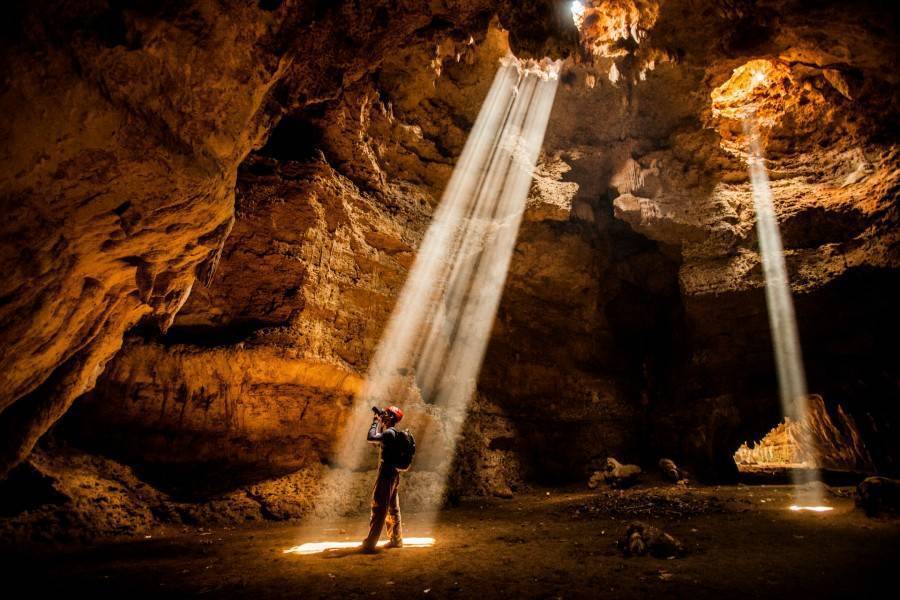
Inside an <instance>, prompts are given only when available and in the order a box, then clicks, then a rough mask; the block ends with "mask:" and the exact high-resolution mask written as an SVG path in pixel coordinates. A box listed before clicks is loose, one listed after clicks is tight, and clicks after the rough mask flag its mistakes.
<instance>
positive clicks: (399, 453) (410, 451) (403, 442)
mask: <svg viewBox="0 0 900 600" xmlns="http://www.w3.org/2000/svg"><path fill="white" fill-rule="evenodd" d="M395 431H397V430H395ZM415 455H416V438H414V437H413V434H411V433H410V432H409V429H405V430H403V431H397V440H396V449H395V456H394V458H395V461H394V466H395V467H396V468H397V470H398V471H406V470H407V469H409V466H410V465H411V464H412V461H413V457H414V456H415Z"/></svg>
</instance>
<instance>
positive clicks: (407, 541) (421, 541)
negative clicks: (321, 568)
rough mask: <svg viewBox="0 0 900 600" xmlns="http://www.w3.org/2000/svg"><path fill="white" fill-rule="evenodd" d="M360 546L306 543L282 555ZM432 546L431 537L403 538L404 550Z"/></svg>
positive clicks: (357, 545)
mask: <svg viewBox="0 0 900 600" xmlns="http://www.w3.org/2000/svg"><path fill="white" fill-rule="evenodd" d="M385 544H387V540H383V541H381V542H378V547H379V548H382V547H384V545H385ZM361 546H362V542H307V543H305V544H300V545H299V546H294V547H293V548H288V549H287V550H284V551H283V552H282V553H283V554H319V553H321V552H328V551H330V550H352V549H354V548H359V547H361ZM431 546H434V538H431V537H405V538H403V547H404V548H430V547H431Z"/></svg>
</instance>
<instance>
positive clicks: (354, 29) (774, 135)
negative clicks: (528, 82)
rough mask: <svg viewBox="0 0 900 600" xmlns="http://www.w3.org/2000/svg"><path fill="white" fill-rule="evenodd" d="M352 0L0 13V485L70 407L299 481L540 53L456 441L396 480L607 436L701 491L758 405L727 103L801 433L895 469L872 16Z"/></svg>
mask: <svg viewBox="0 0 900 600" xmlns="http://www.w3.org/2000/svg"><path fill="white" fill-rule="evenodd" d="M362 4H364V5H365V6H361V5H359V3H357V4H354V3H341V2H335V3H327V2H326V3H321V2H318V3H311V2H292V1H289V0H287V1H284V2H260V3H258V4H255V3H240V2H216V3H214V2H208V1H205V0H196V1H195V2H191V3H188V4H186V5H179V6H174V5H172V6H170V5H165V6H161V7H157V8H151V7H149V6H144V5H143V4H140V5H139V6H138V7H135V8H124V7H122V6H120V5H119V4H118V3H107V2H97V3H79V2H74V3H62V2H53V1H49V0H48V1H46V2H41V3H37V4H35V5H34V6H32V5H29V8H23V9H22V11H21V14H20V15H18V16H19V17H20V18H21V20H22V23H23V24H24V25H25V26H23V27H22V28H21V31H19V32H18V33H17V34H16V36H15V37H14V38H12V39H11V40H10V41H9V43H7V44H6V45H5V46H4V51H3V59H2V61H3V65H4V67H5V73H7V76H6V82H7V83H6V85H5V86H4V87H3V89H2V91H0V106H2V107H3V108H4V109H5V114H11V115H15V118H13V119H10V120H8V121H7V123H6V124H4V125H3V128H2V130H0V139H3V141H4V143H3V153H4V161H3V165H4V166H3V168H2V170H0V198H2V199H3V202H4V206H5V207H7V218H6V220H5V221H4V224H3V225H2V231H3V236H2V246H0V248H2V249H0V264H2V265H3V273H4V275H5V277H4V280H3V284H2V285H3V287H2V293H0V297H2V298H3V302H2V303H0V343H2V348H3V352H2V356H0V366H2V373H3V375H2V377H3V382H2V386H0V388H2V396H0V431H2V439H3V443H2V452H0V472H2V473H5V472H6V471H7V470H8V469H9V468H10V467H12V466H13V465H15V464H16V463H18V462H20V461H21V460H23V459H24V458H25V457H26V456H27V455H28V453H29V452H30V450H31V448H32V447H33V446H34V444H35V442H36V441H37V440H38V438H39V437H40V436H41V435H42V434H44V432H45V431H46V430H47V429H48V428H49V427H50V426H51V425H52V424H53V423H55V422H56V421H57V420H58V419H59V418H60V417H61V416H62V415H63V414H65V413H67V411H68V409H69V407H70V405H71V404H72V402H73V401H75V399H76V398H79V397H80V399H79V400H78V401H77V402H76V403H75V406H74V408H73V409H72V411H68V412H69V414H68V416H67V417H66V418H65V419H64V420H63V422H62V423H61V424H60V426H59V427H58V428H57V429H56V431H55V432H54V436H55V437H57V438H59V439H60V440H62V441H67V442H70V443H72V444H75V445H77V446H79V447H82V448H85V449H89V450H91V451H92V452H100V453H103V454H105V455H107V456H110V457H113V458H115V459H116V460H119V461H123V462H124V463H126V464H128V465H134V466H135V468H136V469H137V471H136V472H137V473H138V475H140V476H142V477H144V476H145V477H148V478H150V479H152V480H153V482H154V483H156V484H159V485H163V484H166V483H167V481H166V479H167V477H171V478H174V477H175V473H176V472H178V473H188V474H194V473H197V472H200V473H206V474H207V476H208V475H210V474H214V473H215V474H217V473H221V472H230V473H234V474H235V481H232V482H230V483H231V484H232V485H233V487H234V488H235V489H238V488H239V487H240V486H247V485H251V486H252V485H263V484H262V483H260V480H261V479H266V478H276V481H277V480H278V479H277V478H279V477H295V479H296V481H297V482H301V483H297V484H296V486H295V488H296V489H295V492H291V493H294V494H295V496H292V497H294V498H305V497H307V496H308V491H303V492H299V491H296V490H299V489H300V488H304V489H305V487H304V486H307V484H306V483H302V482H309V481H313V480H315V478H316V476H317V474H318V473H320V471H321V469H322V468H323V467H322V463H329V461H330V460H331V456H330V450H331V444H332V441H333V439H334V436H335V434H336V432H337V431H338V430H339V429H340V427H341V426H342V425H343V423H344V420H345V419H346V415H347V411H348V409H349V406H350V402H351V399H352V397H353V395H354V393H355V392H356V391H357V390H358V389H359V386H360V383H361V381H362V378H363V377H364V374H365V371H366V367H367V365H368V361H369V359H370V358H371V356H372V353H373V351H374V348H375V346H376V345H377V343H378V340H379V336H380V333H381V331H382V329H383V327H384V325H385V321H386V319H387V318H388V316H389V314H390V311H391V309H392V307H393V301H394V299H395V298H396V295H397V293H398V292H399V289H400V287H401V286H402V284H403V281H404V278H405V276H406V272H407V269H408V268H409V266H410V265H411V264H412V261H413V260H414V257H415V252H416V249H417V246H418V244H419V242H420V240H421V237H422V235H423V233H424V231H425V230H426V228H427V226H428V223H429V219H430V215H431V214H432V211H433V210H434V207H435V206H436V205H437V203H438V201H439V199H440V194H441V191H442V189H443V186H444V185H445V183H446V181H447V179H448V178H449V175H450V173H451V172H452V169H453V165H454V162H455V160H456V158H457V157H458V155H459V153H460V152H461V150H462V147H463V144H464V143H465V138H466V134H467V132H468V130H469V128H470V127H471V124H472V123H473V122H474V119H475V117H476V115H477V114H478V110H479V108H480V105H481V101H482V99H483V98H484V95H485V93H486V91H487V89H488V86H489V85H490V81H491V78H492V76H493V72H494V70H495V68H496V64H497V60H498V59H499V58H500V57H501V56H503V55H504V54H505V53H506V52H507V51H509V50H510V49H511V50H512V51H513V52H515V53H517V54H518V55H520V56H526V55H537V56H539V57H540V56H543V55H544V54H548V53H549V54H551V55H553V56H554V57H559V58H565V59H566V62H565V63H564V68H563V72H562V75H561V85H560V90H559V93H558V96H557V100H556V103H555V105H554V109H553V113H552V114H551V121H550V127H549V129H548V133H547V137H546V140H545V144H544V151H543V154H542V157H541V160H540V164H539V166H538V169H537V172H536V173H535V178H534V182H533V184H532V189H531V193H530V195H529V203H528V207H527V211H526V215H525V222H524V223H523V226H522V230H521V232H520V235H519V239H518V242H517V245H516V249H515V254H514V257H513V261H512V264H511V267H510V274H509V278H508V281H507V284H506V288H505V290H504V296H503V300H502V302H501V306H500V310H499V312H498V315H497V319H496V322H495V325H494V330H493V333H492V338H491V341H490V345H489V348H488V353H487V356H486V359H485V364H484V367H483V370H482V374H481V378H480V380H479V382H478V393H477V394H476V398H475V400H474V402H473V405H472V408H471V412H470V416H469V419H468V422H467V423H466V427H465V429H464V433H463V444H461V446H460V448H459V450H458V452H457V454H456V455H455V456H452V455H450V453H449V452H448V453H447V454H448V456H444V457H432V458H431V459H429V458H428V457H421V460H422V462H421V465H420V466H421V469H422V471H423V477H426V476H427V474H426V473H427V472H428V470H429V468H433V467H434V464H435V463H434V461H440V460H454V461H455V463H454V470H453V472H452V474H451V478H450V485H451V492H452V493H479V494H497V495H501V496H504V495H509V494H511V493H513V492H514V491H515V490H517V489H519V488H521V487H522V486H524V485H527V484H528V483H558V482H561V481H583V480H584V478H585V477H586V476H587V474H589V473H590V472H592V471H593V470H595V469H596V468H597V467H598V466H599V465H598V461H602V460H603V459H605V457H606V456H610V455H615V456H618V457H620V458H622V459H623V460H624V461H625V462H629V463H631V462H635V463H639V464H642V465H644V466H645V467H646V466H648V465H655V464H657V462H658V460H659V458H660V457H661V456H666V457H671V459H673V460H674V461H675V462H676V463H677V464H678V465H679V466H681V465H683V466H684V467H685V468H686V469H687V470H688V471H689V472H690V473H692V475H696V476H697V477H699V478H701V479H702V478H706V479H711V478H712V479H722V478H727V477H729V476H733V475H734V473H735V464H734V460H733V455H734V452H735V450H737V448H738V446H739V444H740V443H741V441H742V440H747V439H760V438H762V437H763V435H764V434H765V433H766V432H767V431H769V430H770V429H771V428H772V427H773V426H775V425H776V424H777V423H778V422H779V421H780V420H781V411H780V408H779V403H778V398H777V386H776V383H775V374H774V368H773V363H772V351H771V341H770V337H769V329H768V327H769V326H768V321H767V317H766V306H765V299H764V293H763V287H762V286H763V279H762V271H761V265H760V257H759V254H758V248H757V240H756V233H755V229H754V218H755V216H754V211H753V203H752V196H751V189H750V184H749V181H748V175H747V168H746V157H747V149H746V148H747V139H746V137H745V133H744V129H743V124H742V121H743V120H744V119H746V118H748V117H750V116H751V115H752V116H753V118H755V119H756V120H757V122H758V125H759V127H760V130H761V137H762V141H763V146H764V151H765V158H766V165H767V167H768V169H769V173H770V177H771V179H772V189H773V194H774V199H775V206H776V211H777V213H778V219H779V223H780V226H781V229H782V234H783V237H784V245H785V249H786V260H787V265H788V269H789V272H790V277H791V284H792V288H793V291H794V294H795V301H796V305H797V314H798V319H799V326H800V333H801V341H802V343H803V348H804V358H805V364H806V365H807V371H808V378H809V387H810V392H812V393H815V394H819V395H820V396H821V397H822V398H823V401H822V403H821V413H820V414H821V415H823V418H822V419H821V422H822V423H825V422H826V419H828V418H830V421H828V422H838V423H840V422H843V419H844V418H845V417H846V418H847V419H850V420H852V421H853V422H855V423H856V432H857V434H856V435H857V438H858V439H857V440H856V441H854V444H857V442H858V447H859V448H864V449H865V451H866V452H868V456H870V457H871V468H872V469H874V470H878V471H883V472H888V473H890V472H895V471H896V470H897V468H898V462H897V461H898V460H900V446H898V444H900V442H898V441H897V440H898V439H900V438H898V437H897V436H896V427H897V426H898V424H900V413H898V409H897V406H896V403H895V402H893V401H892V400H893V399H894V398H895V397H896V381H897V376H898V372H897V361H896V360H895V356H896V352H895V351H894V346H895V340H896V338H897V334H898V333H900V320H898V318H897V316H896V311H895V310H894V309H893V304H894V302H895V300H894V299H895V298H896V297H897V292H898V291H900V285H898V283H900V281H898V272H900V271H898V267H900V252H898V248H900V244H898V235H900V234H898V232H900V228H898V221H900V213H898V203H897V193H898V179H900V169H898V159H900V157H898V153H897V134H896V131H895V128H894V127H892V126H891V125H890V124H891V123H894V122H896V121H897V109H896V107H897V106H898V103H897V89H898V87H897V79H896V77H897V76H896V73H895V69H894V65H893V62H892V61H893V57H894V56H896V55H897V41H896V36H895V35H893V32H894V31H895V30H896V15H895V14H894V13H893V12H891V11H889V10H888V9H885V8H884V7H883V6H882V5H881V4H879V3H874V2H862V3H857V4H855V5H854V6H852V7H850V6H847V5H846V4H845V3H823V4H821V5H817V6H815V7H812V6H809V3H800V2H793V1H789V0H758V1H755V2H754V1H752V0H742V1H729V2H725V1H718V0H709V1H708V2H700V3H699V4H698V3H696V2H687V1H686V0H666V1H659V2H657V1H649V0H648V1H632V0H622V1H615V2H613V1H611V0H610V1H607V0H604V1H602V2H601V1H599V0H594V1H593V2H586V3H585V4H586V5H587V6H586V8H585V11H584V14H583V17H582V21H581V22H580V23H579V27H578V28H575V24H574V23H572V24H570V23H569V21H568V20H567V18H568V14H569V13H568V10H569V6H568V3H563V2H553V1H551V0H535V1H533V2H512V1H510V2H502V3H499V4H498V3H493V2H487V1H482V0H453V1H447V2H441V3H430V4H428V5H427V6H426V5H423V4H422V3H413V2H401V3H400V5H397V3H388V2H367V3H362ZM560 11H562V12H560ZM560 14H562V15H564V16H566V17H567V18H566V19H561V18H560V17H559V15H560ZM197 280H199V281H197ZM123 339H124V340H125V341H124V345H123ZM120 347H121V351H120ZM95 385H96V389H93V388H94V387H95ZM92 389H93V391H91V390H92ZM839 407H842V408H840V409H839ZM420 409H421V410H419V411H417V412H419V413H421V414H422V415H423V416H422V417H421V418H422V419H423V421H422V423H423V425H422V426H423V427H425V426H427V427H430V428H432V429H433V430H434V431H438V430H439V429H440V415H439V414H434V412H433V411H431V409H430V408H429V407H428V406H425V405H422V406H420ZM838 410H840V411H842V412H838ZM829 415H830V417H829ZM823 431H824V430H823ZM823 439H824V438H823ZM828 439H829V441H828V442H827V443H828V444H830V445H831V446H832V447H831V448H830V449H829V451H830V450H833V451H835V453H836V454H840V452H841V451H842V450H843V449H842V448H838V447H837V446H839V445H841V444H842V443H843V442H842V441H841V440H839V439H838V438H835V437H832V438H828ZM448 444H449V442H448ZM42 452H44V451H42ZM41 457H42V458H41ZM48 460H51V459H50V458H47V455H39V457H38V458H37V459H36V460H35V462H34V464H33V466H35V467H40V465H39V464H38V463H39V462H41V461H44V463H43V464H49V463H47V461H48ZM98 460H99V459H98ZM417 460H418V459H417ZM63 463H65V461H63ZM214 467H215V468H214ZM866 468H869V467H868V466H867V467H866ZM298 469H299V470H298ZM239 472H240V473H239ZM289 473H294V475H289ZM243 474H249V475H248V476H247V477H246V478H244V477H243ZM238 475H240V476H238ZM168 483H170V484H171V483H172V482H171V481H169V482H168ZM310 485H311V484H310ZM164 487H165V486H164ZM170 487H172V486H170ZM175 487H177V486H175ZM307 487H308V486H307ZM241 489H243V488H241ZM279 489H282V490H284V489H286V488H285V487H280V488H279ZM159 493H163V492H159ZM173 493H174V492H173ZM285 494H286V496H290V493H288V492H285ZM176 495H177V494H176ZM297 501H298V502H300V500H297ZM257 506H258V503H257ZM254 510H257V511H258V510H259V509H258V508H256V509H254ZM266 510H269V511H270V514H275V513H277V514H279V515H289V516H290V515H294V513H291V511H290V510H287V509H285V510H281V511H280V512H279V510H275V509H272V508H267V509H266Z"/></svg>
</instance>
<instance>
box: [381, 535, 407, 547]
mask: <svg viewBox="0 0 900 600" xmlns="http://www.w3.org/2000/svg"><path fill="white" fill-rule="evenodd" d="M384 547H385V548H402V547H403V538H399V537H398V538H391V541H389V542H388V543H387V544H385V545H384Z"/></svg>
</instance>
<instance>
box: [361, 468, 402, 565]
mask: <svg viewBox="0 0 900 600" xmlns="http://www.w3.org/2000/svg"><path fill="white" fill-rule="evenodd" d="M399 488H400V471H398V470H397V469H395V468H394V467H390V466H386V465H385V464H384V463H381V465H380V466H379V467H378V477H377V478H376V479H375V489H374V490H372V516H371V518H370V519H369V535H368V536H366V541H365V542H364V544H365V545H366V546H369V547H372V548H374V547H375V544H377V543H378V538H380V537H381V529H382V527H384V524H385V520H386V521H387V534H388V537H389V538H390V539H391V540H392V541H397V540H400V539H402V537H403V535H402V533H401V530H400V495H399V493H398V491H399Z"/></svg>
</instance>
